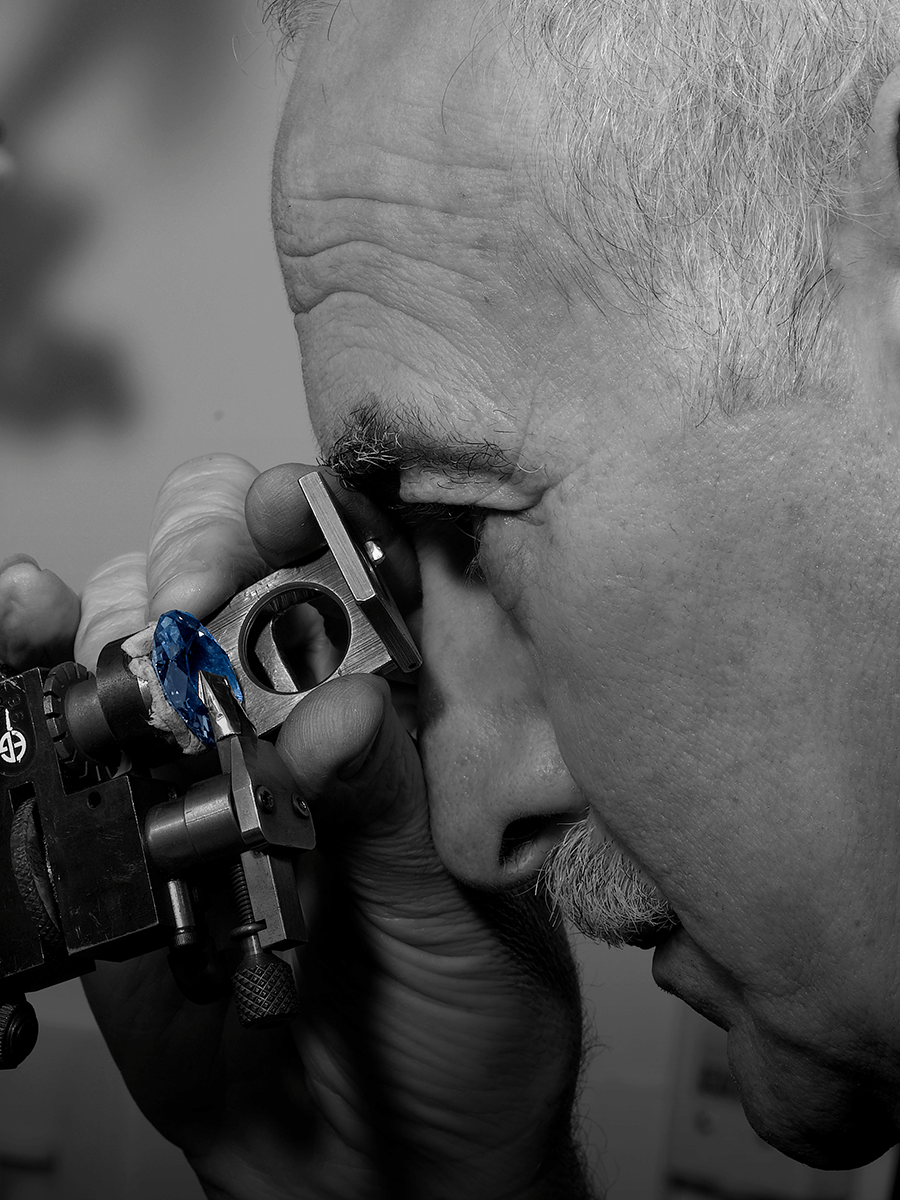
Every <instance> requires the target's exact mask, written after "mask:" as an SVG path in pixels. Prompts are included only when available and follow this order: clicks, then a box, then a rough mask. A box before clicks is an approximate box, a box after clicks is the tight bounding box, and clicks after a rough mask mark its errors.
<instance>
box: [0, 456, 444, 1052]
mask: <svg viewBox="0 0 900 1200" xmlns="http://www.w3.org/2000/svg"><path fill="white" fill-rule="evenodd" d="M299 485H300V487H301V488H302V490H303V492H304V495H305V496H306V498H307V500H308V501H309V504H310V507H311V509H312V512H313V515H314V516H315V518H316V520H317V522H318V524H319V527H320V529H321V531H322V534H323V536H324V538H325V541H326V544H327V548H326V549H325V550H324V551H323V552H322V553H321V554H320V555H319V556H318V557H317V558H315V559H314V560H313V561H311V562H308V563H306V564H304V565H302V566H298V567H288V568H285V569H283V570H280V571H276V572H274V573H273V574H272V575H269V576H268V577H267V578H265V579H263V580H261V581H260V582H259V583H256V584H253V585H252V586H251V587H249V588H247V589H246V590H245V591H243V592H241V593H239V594H238V595H237V596H235V597H234V598H233V599H232V600H231V601H230V602H229V603H228V604H227V605H226V606H225V608H224V609H223V610H222V611H221V612H220V613H219V614H218V615H217V616H216V617H215V618H214V619H213V620H211V621H210V622H209V623H208V628H209V631H210V633H212V634H213V635H214V637H215V639H216V641H217V642H218V643H219V644H220V645H221V647H222V648H223V650H224V651H225V653H226V654H227V656H228V658H229V660H230V661H231V664H232V667H233V669H234V673H235V675H236V676H237V679H238V681H239V684H240V688H241V691H242V694H243V705H240V704H238V702H237V700H236V699H235V698H234V696H233V694H232V691H231V689H230V688H229V686H228V685H227V683H226V682H225V680H224V679H223V678H221V677H220V676H218V675H212V674H205V673H203V672H202V671H201V673H200V677H199V681H198V686H199V693H200V698H201V700H202V701H203V703H204V705H205V708H206V710H207V712H208V714H209V718H210V725H211V727H212V731H213V735H214V739H215V745H216V749H217V752H218V762H219V768H220V773H219V774H217V775H213V776H212V777H211V778H205V779H202V780H201V781H200V782H199V783H195V784H194V785H193V786H192V787H190V788H188V790H187V791H184V792H178V791H177V790H176V789H175V787H174V786H173V785H172V784H170V783H168V782H165V781H163V780H162V779H160V778H157V777H154V776H153V774H152V773H151V771H150V768H151V767H153V766H158V765H160V764H162V763H165V762H167V761H172V760H174V759H177V758H178V757H179V756H180V754H181V753H182V751H183V748H184V745H185V739H184V738H183V737H178V736H177V731H176V732H174V733H173V726H172V713H171V712H168V713H167V714H166V715H167V717H168V721H167V722H166V721H163V722H160V721H159V719H158V715H157V716H154V708H156V710H157V714H158V711H159V707H160V703H162V704H163V707H165V704H164V702H161V700H160V696H159V694H158V693H159V689H158V688H154V686H153V685H152V682H148V673H147V663H146V654H145V655H143V656H141V655H140V654H138V653H135V651H134V646H135V639H134V638H131V639H129V638H125V639H121V640H120V641H117V642H112V643H110V644H109V645H107V646H106V647H104V649H103V651H102V652H101V654H100V658H99V661H98V665H97V672H96V675H91V674H89V673H88V672H87V671H85V670H84V668H82V667H79V666H77V665H76V664H74V663H64V664H61V665H60V666H57V667H55V668H53V669H52V670H51V671H49V672H46V671H43V670H40V669H38V668H33V669H31V670H28V671H25V672H23V673H22V674H20V675H15V676H11V677H8V678H4V679H0V793H2V797H0V912H2V921H0V1067H14V1066H17V1065H18V1063H19V1062H21V1061H22V1059H24V1058H25V1057H26V1056H27V1054H28V1053H30V1051H31V1049H32V1048H33V1046H34V1043H35V1040H36V1038H37V1020H36V1017H35V1015H34V1010H33V1008H32V1007H31V1005H30V1004H28V1002H27V1001H26V1000H25V999H24V993H26V992H29V991H36V990H39V989H41V988H44V987H48V986H50V985H52V984H55V983H58V982H61V981H62V980H65V979H71V978H73V977H75V976H77V975H81V974H84V973H85V972H87V971H90V970H92V969H93V967H94V964H95V961H96V960H98V959H100V960H110V961H124V960H125V959H128V958H132V957H134V956H135V955H137V954H141V953H144V952H145V951H147V950H151V949H155V948H159V947H164V946H168V947H169V951H170V954H169V958H170V963H171V965H172V969H173V973H174V974H175V977H176V979H177V980H178V982H179V984H180V985H181V987H182V990H183V991H184V992H185V994H186V995H188V996H189V997H190V998H191V999H194V1000H197V1001H200V1002H202V1001H204V1000H213V999H216V998H219V997H221V996H223V995H225V994H227V993H228V991H232V992H233V994H234V996H235V1002H236V1006H237V1009H238V1016H239V1018H240V1020H241V1022H242V1023H243V1024H245V1025H248V1026H256V1025H267V1024H271V1023H272V1022H273V1021H276V1020H281V1019H285V1018H288V1017H290V1016H293V1015H294V1014H295V1013H296V1012H297V1009H298V998H297V995H296V992H295V990H294V984H293V977H292V972H291V969H290V967H289V966H288V964H287V962H286V961H285V960H284V959H282V958H279V957H278V956H277V955H276V954H274V953H273V951H278V950H286V949H289V948H291V947H292V946H296V945H298V944H300V943H301V942H302V941H304V940H305V926H304V920H303V913H302V911H301V908H300V903H299V900H298V897H297V889H296V885H295V878H294V866H295V861H296V857H297V854H298V853H299V852H300V851H304V850H309V849H312V848H313V846H314V845H315V835H314V832H313V827H312V821H311V819H310V816H309V810H308V809H307V807H306V805H305V803H304V801H303V798H302V797H301V796H300V795H299V794H298V793H297V791H296V789H295V787H294V784H293V781H292V780H291V778H290V775H289V774H288V772H287V770H286V768H285V767H284V766H283V764H282V763H281V760H280V759H279V757H278V755H277V753H276V751H275V749H274V746H273V745H271V743H270V742H268V741H266V740H263V739H262V735H264V734H267V733H271V732H273V731H274V730H276V729H277V728H278V727H279V726H280V725H281V724H282V722H283V721H284V720H285V718H286V717H287V715H288V713H289V712H290V711H291V709H292V708H293V707H294V706H295V705H296V704H297V702H298V701H299V700H300V699H301V698H302V697H303V696H304V695H306V694H307V693H308V692H309V691H311V690H313V687H315V686H318V684H319V682H324V680H314V681H312V682H311V686H304V682H310V681H309V680H307V681H304V680H303V679H302V678H301V676H302V672H300V673H298V669H297V666H296V663H294V662H292V660H291V656H290V655H289V654H287V653H285V652H284V651H283V650H282V649H281V648H280V647H281V641H280V639H279V636H278V626H279V623H280V622H281V619H282V617H283V616H284V614H285V613H287V612H290V611H292V610H293V609H295V607H296V606H297V605H302V604H305V603H311V604H312V606H313V607H321V605H323V604H325V605H326V606H327V607H329V608H330V612H331V614H332V617H331V618H330V619H332V620H333V618H334V614H335V613H337V614H342V619H343V621H344V622H345V624H346V649H345V651H344V653H343V657H342V659H341V661H340V662H339V663H338V664H337V666H336V668H335V669H334V670H333V671H332V672H331V674H330V675H329V676H328V677H329V678H332V677H334V676H335V675H345V674H350V673H357V672H364V673H386V672H388V671H390V670H392V669H393V668H395V667H400V668H401V669H402V670H404V671H412V670H414V669H415V668H416V667H417V666H418V665H419V661H420V660H419V656H418V651H417V650H416V647H415V644H414V643H413V641H412V639H411V637H410V635H409V632H408V630H407V629H406V626H405V624H404V622H403V619H402V617H401V616H400V613H399V612H398V610H397V608H396V605H395V604H394V602H393V600H392V598H391V597H390V595H389V594H388V592H387V591H386V589H385V588H384V587H383V586H382V584H381V582H380V581H379V579H378V577H377V574H376V571H375V570H374V569H373V567H372V566H371V565H370V563H369V561H367V558H366V556H365V555H364V554H363V553H362V552H361V551H360V550H359V549H358V548H357V545H356V543H355V542H354V540H353V538H352V536H351V535H350V533H349V531H348V529H347V527H346V526H345V524H344V521H343V518H342V516H341V514H340V511H339V509H338V507H337V506H336V504H335V502H334V500H333V498H332V496H331V494H330V492H329V490H328V487H327V485H326V483H325V481H324V479H323V478H322V476H321V475H319V474H318V473H317V472H313V473H311V474H309V475H306V476H304V477H303V478H302V479H300V480H299ZM138 640H139V639H138ZM142 666H143V668H144V669H143V671H142V670H141V669H140V668H141V667H142ZM179 723H180V719H176V725H177V724H179ZM161 726H162V727H161ZM166 726H167V727H166ZM181 732H182V733H184V732H185V731H184V730H182V731H181ZM196 748H197V747H196V746H195V749H196ZM123 755H124V756H127V759H128V760H130V762H131V763H132V764H133V765H132V769H131V770H129V771H127V772H122V771H121V770H120V769H119V768H120V766H121V763H122V761H123ZM4 847H7V848H8V850H6V851H4V849H3V848H4ZM223 871H227V873H228V878H229V880H230V889H231V896H232V909H233V911H232V917H233V919H234V927H233V928H231V930H230V935H228V934H227V933H226V934H224V935H223V933H222V930H220V929H217V930H216V931H215V932H216V939H215V941H214V940H213V938H212V935H211V934H210V932H209V930H208V928H207V926H206V923H205V921H204V912H203V892H204V886H205V884H206V883H208V882H209V881H210V879H213V880H214V881H215V880H216V878H217V877H218V885H219V886H221V878H222V872H223ZM213 908H215V906H213ZM226 958H227V959H230V960H231V961H230V968H229V974H230V976H231V978H230V980H229V978H228V976H227V975H225V974H224V973H223V969H222V965H223V961H224V960H225V959H226Z"/></svg>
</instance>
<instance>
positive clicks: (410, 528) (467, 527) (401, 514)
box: [393, 504, 491, 581]
mask: <svg viewBox="0 0 900 1200" xmlns="http://www.w3.org/2000/svg"><path fill="white" fill-rule="evenodd" d="M490 515H491V510H490V509H486V508H477V507H476V506H475V505H470V506H466V505H454V506H453V507H449V506H445V505H441V504H404V505H403V507H402V508H400V507H397V508H395V509H394V510H393V516H394V517H395V518H396V519H397V521H398V523H399V524H400V525H401V526H402V527H403V529H404V530H405V531H406V532H407V533H408V534H410V536H413V537H414V536H415V535H416V534H417V533H418V534H422V533H431V532H433V531H434V530H435V529H440V528H444V529H446V528H448V527H449V526H452V525H455V526H456V527H457V529H459V531H460V532H461V533H463V534H465V535H466V536H468V537H470V538H471V539H472V554H471V557H470V558H469V561H468V563H467V565H466V578H467V579H471V580H475V581H483V580H484V572H483V570H482V566H481V562H480V555H481V536H482V532H483V530H484V524H485V521H486V520H487V518H488V517H489V516H490Z"/></svg>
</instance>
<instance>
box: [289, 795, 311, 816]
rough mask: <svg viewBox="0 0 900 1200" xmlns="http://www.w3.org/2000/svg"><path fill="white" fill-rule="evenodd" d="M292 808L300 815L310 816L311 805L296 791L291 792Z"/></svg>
mask: <svg viewBox="0 0 900 1200" xmlns="http://www.w3.org/2000/svg"><path fill="white" fill-rule="evenodd" d="M291 808H292V809H293V810H294V813H295V815H296V816H298V817H308V816H309V805H308V804H307V803H306V801H305V800H304V799H303V798H302V797H301V796H299V795H298V794H297V793H296V792H291Z"/></svg>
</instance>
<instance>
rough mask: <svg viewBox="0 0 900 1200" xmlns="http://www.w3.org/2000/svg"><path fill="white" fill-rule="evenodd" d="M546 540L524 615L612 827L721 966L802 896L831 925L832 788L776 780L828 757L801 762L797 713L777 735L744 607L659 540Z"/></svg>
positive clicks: (562, 738) (762, 661)
mask: <svg viewBox="0 0 900 1200" xmlns="http://www.w3.org/2000/svg"><path fill="white" fill-rule="evenodd" d="M587 528H588V530H589V531H590V529H591V527H590V526H588V527H587ZM594 528H596V527H594ZM542 541H543V545H542V546H541V548H540V552H539V553H538V554H537V555H535V556H533V557H532V558H531V559H530V560H529V563H528V568H527V569H528V571H529V581H528V582H527V585H526V586H523V589H522V595H523V597H526V598H527V600H526V601H523V602H520V608H521V614H522V622H523V626H524V627H525V628H526V630H527V633H528V636H529V638H530V640H531V643H532V646H533V648H534V654H535V660H536V662H537V664H538V667H539V671H540V675H541V679H542V686H543V691H544V695H545V698H546V702H547V705H548V708H549V710H550V716H551V720H552V723H553V726H554V729H555V731H556V736H557V741H558V743H559V747H560V751H561V753H562V756H563V758H564V760H565V762H566V764H567V766H568V768H569V770H570V771H571V773H572V775H573V777H574V779H575V780H576V782H577V783H578V785H579V786H580V788H581V789H582V790H583V792H584V794H585V795H586V796H587V798H588V800H589V802H590V803H591V805H592V806H593V807H594V808H595V809H596V810H597V812H598V813H599V815H600V817H601V818H602V820H603V821H604V823H605V824H606V825H607V826H608V827H609V829H610V830H611V831H612V832H613V834H614V835H615V836H616V837H617V838H618V839H619V840H620V841H621V842H622V844H623V845H624V846H625V847H626V848H627V849H628V850H629V851H630V852H631V853H632V855H633V856H634V857H635V858H636V859H637V861H638V862H639V863H640V864H641V866H642V867H644V869H645V870H646V871H647V872H648V874H650V876H651V877H652V878H653V879H654V880H655V882H656V883H657V884H658V885H659V886H660V887H662V889H663V891H664V892H665V893H666V895H667V896H668V898H669V899H670V900H671V902H672V903H673V904H674V905H675V907H676V909H677V910H678V911H679V912H680V914H681V915H682V918H683V919H685V920H686V923H688V924H690V926H691V928H692V930H693V931H694V932H695V933H696V934H698V935H700V936H702V937H703V940H704V941H705V942H706V943H707V945H709V946H712V945H713V944H714V945H715V947H716V950H717V957H718V958H719V960H720V961H723V960H724V959H730V960H731V961H732V962H734V963H737V962H738V961H740V959H741V954H742V952H741V951H740V950H739V949H738V946H739V944H740V943H739V941H738V939H739V938H743V937H744V936H745V935H746V936H752V934H751V930H752V929H753V928H761V927H762V928H766V929H767V931H768V932H767V933H766V939H767V944H768V945H769V946H770V948H771V947H772V943H773V942H777V940H778V935H777V934H773V933H772V932H771V931H773V930H774V931H778V930H786V925H787V922H786V919H785V914H786V913H789V912H791V911H796V909H797V899H796V897H797V894H798V890H799V891H801V892H803V891H805V892H806V893H807V894H808V895H810V897H811V900H812V903H811V908H812V910H813V915H812V916H811V915H810V913H809V912H807V914H806V919H808V920H809V922H810V927H811V928H813V927H814V926H815V925H816V924H819V923H822V924H826V923H827V920H828V916H827V913H828V910H829V908H830V904H829V897H828V895H827V894H826V890H825V889H824V887H823V885H822V884H821V882H820V881H819V880H818V879H817V878H816V877H815V871H814V869H813V867H812V865H811V861H810V857H809V853H808V849H809V847H808V833H809V830H810V828H811V826H810V821H811V820H812V821H813V822H814V827H817V828H821V827H822V825H823V824H827V821H828V817H827V812H828V807H829V799H828V793H827V790H826V789H824V788H823V789H820V790H819V792H818V795H817V798H816V801H815V804H816V806H820V807H819V808H818V811H817V812H816V814H815V816H814V817H813V815H812V814H811V813H809V811H808V808H805V806H807V805H808V801H807V798H806V797H796V798H794V800H795V801H796V802H792V801H791V800H786V796H785V788H784V786H783V784H784V778H785V770H786V769H789V771H790V773H791V774H793V773H794V771H795V770H797V771H799V772H800V773H801V774H803V775H805V776H806V777H807V778H811V776H810V774H809V772H810V770H811V769H814V770H815V772H816V773H820V772H821V770H822V764H821V763H813V762H811V761H807V756H808V755H809V750H808V745H809V743H808V742H807V741H806V740H805V739H806V738H807V737H808V733H809V730H808V729H807V726H806V718H805V716H804V715H803V714H802V713H800V712H795V713H793V715H792V716H791V718H790V720H789V721H788V724H789V725H790V726H791V727H792V728H791V731H790V732H787V731H784V730H782V731H781V732H780V734H779V737H778V738H776V737H775V736H774V735H773V733H772V724H773V718H772V713H771V708H770V703H771V702H774V700H775V689H776V685H777V671H776V670H775V667H774V666H773V664H772V663H771V662H769V661H768V659H769V653H768V651H767V650H766V649H765V648H764V647H760V646H758V645H756V638H755V635H754V634H753V631H752V630H749V629H747V628H745V627H744V626H745V625H746V622H745V619H744V616H743V614H742V612H741V611H740V608H739V607H737V608H736V607H734V606H733V605H731V604H729V602H728V597H727V596H724V595H721V594H717V592H716V591H715V589H711V588H706V589H705V590H704V589H702V588H701V587H700V586H699V585H698V581H697V578H696V577H695V573H694V571H693V568H692V566H691V559H690V556H688V557H687V558H686V559H685V558H682V559H680V560H676V558H675V557H674V556H673V555H672V554H670V553H669V552H668V550H667V548H666V546H665V545H664V543H661V542H659V541H657V540H656V539H653V538H648V537H643V538H642V537H640V536H638V534H637V533H635V535H634V537H633V539H632V540H631V542H630V545H629V544H628V542H627V539H625V538H624V537H622V538H619V539H612V538H607V539H606V544H605V545H604V541H603V538H602V537H601V536H587V537H581V538H580V537H579V536H578V535H577V531H575V530H572V529H563V530H561V529H559V528H558V529H557V530H556V533H555V536H554V537H549V536H546V537H544V538H543V539H542ZM536 564H539V567H540V569H539V570H536V569H535V567H536ZM754 657H755V658H757V659H758V660H759V661H757V662H756V663H755V664H754V663H752V662H751V660H752V659H754ZM793 686H794V684H793V683H792V682H791V681H790V680H789V681H788V682H787V683H786V684H785V687H784V688H783V689H782V692H781V699H782V701H783V702H784V705H785V706H786V708H787V709H790V708H791V703H790V701H789V700H788V699H786V698H785V697H786V696H789V694H790V691H791V688H792V687H793ZM795 707H796V706H795ZM773 776H774V778H773ZM776 783H777V784H778V785H782V786H776ZM833 849H834V852H835V854H838V853H839V848H838V847H833ZM830 852H831V850H830V849H829V848H828V847H827V846H826V847H824V848H823V853H825V854H828V853H830ZM821 865H822V859H821V857H820V858H819V862H818V866H819V867H821ZM816 914H818V915H816ZM776 957H777V954H776Z"/></svg>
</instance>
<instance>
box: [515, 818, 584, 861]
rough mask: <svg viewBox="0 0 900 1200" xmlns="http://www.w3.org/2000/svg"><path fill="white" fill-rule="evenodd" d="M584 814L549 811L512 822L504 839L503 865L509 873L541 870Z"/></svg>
mask: <svg viewBox="0 0 900 1200" xmlns="http://www.w3.org/2000/svg"><path fill="white" fill-rule="evenodd" d="M583 816H584V813H581V812H577V813H546V814H543V815H540V816H536V817H519V818H518V819H517V820H515V821H510V823H509V824H508V825H507V826H506V829H505V830H504V831H503V837H502V838H501V839H500V866H501V867H502V868H503V870H504V871H505V872H507V873H509V872H516V873H518V872H522V871H528V870H532V871H534V870H537V869H538V868H539V867H540V865H541V864H542V863H543V861H544V859H545V858H546V857H547V855H548V854H549V852H550V851H551V850H552V849H553V847H554V846H555V845H556V844H557V842H559V841H561V840H562V838H563V837H565V835H566V833H567V832H568V830H569V829H571V827H572V825H574V824H575V822H576V821H579V820H580V819H581V818H582V817H583Z"/></svg>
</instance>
